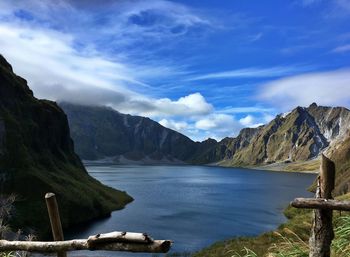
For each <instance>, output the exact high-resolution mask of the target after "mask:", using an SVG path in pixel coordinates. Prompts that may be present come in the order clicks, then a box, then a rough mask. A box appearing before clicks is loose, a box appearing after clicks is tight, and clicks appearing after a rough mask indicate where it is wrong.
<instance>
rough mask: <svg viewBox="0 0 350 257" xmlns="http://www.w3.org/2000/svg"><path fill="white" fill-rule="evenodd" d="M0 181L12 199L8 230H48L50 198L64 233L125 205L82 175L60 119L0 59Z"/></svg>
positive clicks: (51, 105)
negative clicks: (51, 196) (57, 207)
mask: <svg viewBox="0 0 350 257" xmlns="http://www.w3.org/2000/svg"><path fill="white" fill-rule="evenodd" d="M0 117H2V119H0V173H1V174H0V176H1V177H2V178H6V180H5V181H4V182H3V183H2V188H1V191H2V193H7V194H9V193H15V194H16V195H18V197H19V199H20V201H18V202H17V204H16V207H17V212H16V216H15V217H14V224H15V225H17V226H18V227H21V228H26V227H32V228H34V229H36V230H38V231H39V232H42V233H43V234H44V233H45V232H46V231H47V230H48V229H49V223H48V218H47V211H46V208H45V203H44V200H43V196H44V194H45V193H46V192H54V193H56V195H57V197H58V201H59V204H60V209H61V215H62V221H63V225H64V226H65V227H67V226H69V225H72V224H77V223H81V222H85V221H88V220H90V219H93V218H97V217H101V216H105V215H107V214H109V213H110V211H111V210H114V209H118V208H122V207H123V206H124V205H125V204H126V203H127V202H129V201H131V200H132V199H131V197H129V196H128V195H127V194H126V193H124V192H120V191H118V190H114V189H112V188H109V187H106V186H103V185H102V184H101V183H100V182H98V181H96V180H94V179H93V178H92V177H90V176H89V175H88V173H87V172H86V170H85V168H84V166H83V165H82V162H81V161H80V158H79V157H78V156H77V155H76V154H75V152H74V146H73V141H72V139H71V137H70V130H69V126H68V121H67V117H66V115H65V113H64V112H63V111H62V110H61V108H60V107H59V106H58V105H57V104H56V103H54V102H51V101H48V100H38V99H36V98H35V97H34V96H33V92H32V91H31V90H30V88H29V87H28V85H27V81H26V80H25V79H23V78H21V77H19V76H17V75H16V74H14V73H13V70H12V67H11V65H10V64H9V63H8V62H7V61H6V60H5V59H4V58H3V57H2V56H1V55H0Z"/></svg>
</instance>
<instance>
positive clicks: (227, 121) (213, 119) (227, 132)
mask: <svg viewBox="0 0 350 257" xmlns="http://www.w3.org/2000/svg"><path fill="white" fill-rule="evenodd" d="M195 128H197V129H199V130H207V131H210V132H211V134H209V135H208V136H207V137H211V138H214V139H217V140H220V139H222V138H223V137H225V136H233V135H236V134H237V133H238V132H239V130H240V129H242V128H243V126H242V125H241V124H240V123H239V122H238V121H237V120H235V118H234V117H233V116H231V115H227V114H221V113H213V114H210V115H208V116H206V117H204V118H201V119H199V120H197V121H196V122H195Z"/></svg>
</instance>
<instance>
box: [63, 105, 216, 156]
mask: <svg viewBox="0 0 350 257" xmlns="http://www.w3.org/2000/svg"><path fill="white" fill-rule="evenodd" d="M60 106H61V107H62V109H63V110H64V111H65V112H66V113H67V116H68V120H69V124H70V127H71V133H72V137H73V139H74V142H75V145H76V151H77V153H78V154H79V155H80V157H81V158H82V159H84V160H98V159H106V158H109V160H111V161H114V162H117V163H118V162H121V163H122V162H124V161H129V162H130V161H140V162H143V163H154V162H157V163H162V162H163V163H183V162H193V161H194V160H195V159H196V160H197V159H198V160H201V162H209V161H210V159H211V158H213V157H212V156H211V155H209V156H204V157H203V156H202V153H203V152H204V153H205V152H206V151H207V150H208V149H211V148H212V147H213V146H215V145H216V144H217V142H216V141H215V140H212V139H210V140H207V141H204V142H202V143H198V142H194V141H192V140H191V139H189V138H188V137H186V136H184V135H182V134H180V133H178V132H176V131H174V130H171V129H168V128H165V127H163V126H162V125H160V124H159V123H157V122H155V121H153V120H151V119H149V118H145V117H140V116H132V115H127V114H122V113H119V112H117V111H115V110H113V109H111V108H108V107H97V106H79V105H73V104H68V103H60ZM206 158H207V159H206ZM202 159H203V160H202Z"/></svg>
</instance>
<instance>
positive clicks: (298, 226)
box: [193, 194, 350, 257]
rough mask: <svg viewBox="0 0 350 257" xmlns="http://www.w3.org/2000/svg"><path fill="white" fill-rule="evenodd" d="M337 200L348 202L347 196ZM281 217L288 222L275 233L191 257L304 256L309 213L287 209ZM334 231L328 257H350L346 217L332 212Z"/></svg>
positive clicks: (349, 226)
mask: <svg viewBox="0 0 350 257" xmlns="http://www.w3.org/2000/svg"><path fill="white" fill-rule="evenodd" d="M337 199H339V200H348V199H350V194H347V195H343V196H340V197H338V198H337ZM285 215H286V217H287V218H288V221H287V222H286V223H285V224H282V225H281V226H280V227H279V228H278V229H277V230H276V231H272V232H268V233H265V234H262V235H260V236H257V237H240V238H235V239H232V240H227V241H222V242H217V243H215V244H213V245H212V246H210V247H208V248H206V249H203V250H202V251H199V252H197V253H195V254H193V257H241V256H244V257H249V256H260V257H262V256H268V257H303V256H305V257H307V256H308V252H309V248H308V247H309V246H308V239H309V236H310V229H311V221H312V211H311V210H301V209H295V208H292V207H288V208H287V209H286V210H285ZM334 231H335V239H334V240H333V245H332V251H333V255H332V257H348V256H350V251H349V249H350V215H344V214H342V215H341V213H340V212H334Z"/></svg>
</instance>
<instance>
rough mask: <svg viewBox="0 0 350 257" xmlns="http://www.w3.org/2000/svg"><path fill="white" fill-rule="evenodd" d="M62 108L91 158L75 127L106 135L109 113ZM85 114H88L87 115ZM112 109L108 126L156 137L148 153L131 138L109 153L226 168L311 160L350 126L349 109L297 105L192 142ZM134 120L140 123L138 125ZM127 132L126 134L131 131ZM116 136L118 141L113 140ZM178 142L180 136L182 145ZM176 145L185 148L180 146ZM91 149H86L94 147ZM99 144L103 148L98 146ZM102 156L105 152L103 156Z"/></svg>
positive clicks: (141, 136) (65, 105) (137, 135)
mask: <svg viewBox="0 0 350 257" xmlns="http://www.w3.org/2000/svg"><path fill="white" fill-rule="evenodd" d="M60 106H62V108H63V109H64V110H65V111H66V112H67V115H68V120H69V122H70V124H71V127H72V131H73V133H72V136H73V138H74V139H75V141H76V142H77V146H78V153H80V154H82V158H83V159H89V158H85V157H88V156H87V155H85V154H84V153H82V151H81V150H79V142H81V141H82V140H81V138H79V136H80V135H81V133H78V132H77V131H78V130H81V129H82V126H83V125H84V124H88V123H89V124H90V126H91V123H95V127H96V128H97V127H98V126H100V129H102V130H103V134H104V135H106V134H108V133H109V132H108V131H109V130H110V129H111V128H108V130H107V131H106V130H105V128H104V127H103V124H104V122H105V121H102V120H101V119H102V118H101V113H103V110H105V111H107V109H103V108H104V107H98V106H95V107H89V106H79V105H74V104H69V103H60ZM87 110H88V111H87ZM87 112H89V114H90V115H87ZM94 112H99V115H98V117H97V118H96V119H97V120H98V122H97V120H94V121H91V120H89V119H88V117H94V115H93V113H94ZM108 112H109V113H110V115H114V116H116V115H117V116H120V117H119V121H118V120H111V119H109V120H108V123H109V125H111V123H113V122H114V123H118V124H117V125H118V126H119V127H116V126H115V125H116V124H113V125H114V129H115V130H118V129H121V128H122V129H123V130H125V131H127V130H132V133H131V134H132V135H131V136H133V137H134V140H135V141H138V140H141V141H142V140H143V141H144V140H145V138H148V139H149V138H152V140H151V141H152V142H151V147H150V148H151V149H148V151H146V150H145V148H142V147H143V146H144V145H143V146H142V145H141V148H140V143H139V142H138V144H135V145H132V144H133V142H131V141H130V140H129V141H128V142H127V144H128V145H129V148H128V149H124V150H123V151H120V152H114V153H113V152H111V151H110V152H109V154H110V155H109V157H113V156H118V155H123V154H126V155H125V157H126V158H128V156H130V157H131V158H132V159H134V160H135V159H138V158H139V159H142V158H141V157H145V156H148V157H151V158H152V157H155V158H154V159H155V161H156V160H160V159H161V158H162V157H166V158H169V159H172V158H175V159H176V160H178V161H181V162H185V163H190V164H212V163H217V164H218V165H223V166H257V165H258V166H259V165H265V164H271V163H276V162H296V161H308V160H311V159H314V158H317V156H319V154H320V153H321V152H322V151H323V150H325V149H326V148H327V147H328V146H329V145H330V144H331V143H332V142H333V141H334V140H336V139H338V138H339V137H341V135H343V134H344V133H345V132H346V128H347V126H349V125H350V111H349V110H348V109H346V108H344V107H324V106H317V104H315V103H313V104H311V105H310V106H309V107H296V108H295V109H293V110H292V111H291V112H289V113H287V114H284V115H283V114H279V115H277V116H276V117H275V118H274V119H273V120H272V121H271V122H269V123H268V124H266V125H262V126H259V127H257V128H244V129H242V130H241V131H240V133H239V134H238V135H237V137H234V138H231V137H226V138H224V139H223V140H221V141H219V142H217V141H216V140H213V139H207V140H205V141H203V142H194V141H193V140H191V139H190V138H188V137H186V136H184V135H182V134H180V133H179V132H176V131H174V130H171V129H168V128H166V127H163V126H161V125H160V124H158V123H157V122H155V121H153V120H151V119H149V118H144V117H140V116H131V115H128V114H122V113H119V112H117V111H115V110H113V109H111V108H109V109H108ZM70 116H71V117H70ZM77 116H79V117H82V116H83V117H85V120H84V121H81V123H78V122H77V120H76V119H77V118H76V117H77ZM95 116H96V115H95ZM105 119H106V118H105ZM133 119H134V121H133V122H131V123H134V125H131V127H130V124H129V123H130V122H129V121H130V120H133ZM135 119H136V120H137V123H136V124H137V125H135V122H136V121H135ZM121 120H122V121H121ZM128 122H129V123H128ZM126 124H129V126H127V127H126V126H125V125H126ZM125 131H124V134H125V135H126V134H128V132H125ZM114 132H115V131H114ZM139 132H140V133H139ZM101 133H102V132H101ZM169 134H170V135H172V136H171V138H172V140H168V138H167V136H169ZM84 136H85V137H84V141H88V140H89V139H91V138H94V135H91V134H90V135H89V134H85V135H84ZM128 137H130V133H129V134H128V136H126V137H123V138H122V139H123V140H124V141H125V138H128ZM114 140H115V141H116V142H113V141H114ZM177 140H180V142H181V143H179V142H178V141H177ZM97 141H98V140H97ZM124 141H122V140H118V139H116V138H113V136H110V137H109V139H108V143H110V144H112V145H113V144H117V143H118V144H120V145H121V147H125V143H124ZM165 142H167V143H168V144H170V145H169V147H168V149H167V148H165V147H163V144H164V143H165ZM149 143H150V142H149ZM130 144H131V145H132V146H130ZM178 145H181V146H183V147H182V148H178ZM91 148H92V147H89V148H88V149H90V150H91ZM97 148H99V147H98V146H97ZM131 148H132V149H131ZM170 148H171V150H170ZM95 149H96V146H95ZM135 149H136V150H141V151H136V152H138V154H136V153H135ZM177 151H178V152H177ZM180 152H181V154H180ZM137 155H139V156H137ZM157 155H158V157H157ZM100 157H101V156H100ZM102 157H105V156H103V154H102ZM133 157H134V158H133Z"/></svg>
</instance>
